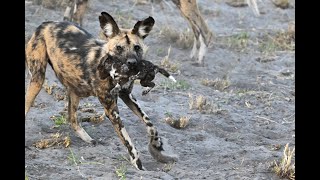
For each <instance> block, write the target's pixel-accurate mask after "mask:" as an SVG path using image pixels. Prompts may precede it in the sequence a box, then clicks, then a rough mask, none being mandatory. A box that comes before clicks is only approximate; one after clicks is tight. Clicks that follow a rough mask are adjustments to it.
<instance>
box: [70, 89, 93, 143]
mask: <svg viewBox="0 0 320 180" xmlns="http://www.w3.org/2000/svg"><path fill="white" fill-rule="evenodd" d="M68 94H69V103H68V114H69V121H70V123H71V127H72V129H73V130H74V131H75V132H76V134H77V135H78V136H79V137H80V138H81V139H82V140H84V141H85V142H88V143H92V144H96V141H95V140H93V139H92V138H91V137H90V136H89V135H88V133H87V132H86V131H85V130H84V129H83V128H82V127H81V124H80V123H79V122H78V119H77V109H78V106H79V99H80V98H79V97H78V96H77V95H76V94H75V93H74V92H72V91H70V90H69V92H68Z"/></svg>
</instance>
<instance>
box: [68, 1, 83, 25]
mask: <svg viewBox="0 0 320 180" xmlns="http://www.w3.org/2000/svg"><path fill="white" fill-rule="evenodd" d="M87 7H88V0H70V1H69V4H68V6H67V7H66V10H65V12H64V15H63V20H64V21H71V22H75V23H77V24H78V25H80V26H82V21H83V16H84V14H85V12H86V10H87Z"/></svg>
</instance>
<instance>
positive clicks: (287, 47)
mask: <svg viewBox="0 0 320 180" xmlns="http://www.w3.org/2000/svg"><path fill="white" fill-rule="evenodd" d="M259 49H260V51H261V52H262V53H263V54H265V55H270V54H272V53H274V52H276V51H294V50H295V23H289V26H288V29H287V30H282V31H279V32H277V33H276V34H275V35H270V34H266V35H264V36H263V37H262V39H261V41H260V44H259Z"/></svg>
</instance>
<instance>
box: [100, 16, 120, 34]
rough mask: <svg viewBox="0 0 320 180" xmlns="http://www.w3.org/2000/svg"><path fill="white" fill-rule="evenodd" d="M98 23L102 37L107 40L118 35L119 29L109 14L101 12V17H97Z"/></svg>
mask: <svg viewBox="0 0 320 180" xmlns="http://www.w3.org/2000/svg"><path fill="white" fill-rule="evenodd" d="M99 22H100V27H101V29H102V30H103V33H104V35H105V36H107V37H108V38H109V37H113V36H115V35H117V34H119V33H120V29H119V27H118V25H117V23H116V21H115V20H114V19H113V17H112V16H111V15H110V14H108V13H106V12H101V15H100V16H99Z"/></svg>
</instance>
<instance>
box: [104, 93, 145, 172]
mask: <svg viewBox="0 0 320 180" xmlns="http://www.w3.org/2000/svg"><path fill="white" fill-rule="evenodd" d="M99 101H100V103H101V104H102V105H103V106H104V111H105V114H106V116H107V117H108V118H109V120H110V121H111V123H112V125H113V128H114V130H115V131H116V133H117V134H118V136H119V138H120V140H121V141H122V143H123V144H124V145H125V146H126V148H127V150H128V152H129V155H130V159H131V163H132V164H133V165H134V166H135V167H136V168H137V169H139V170H144V168H143V167H142V163H141V161H140V159H139V154H138V151H137V150H136V148H135V147H134V144H133V143H132V141H131V139H130V137H129V134H128V132H127V130H126V128H125V127H124V125H123V123H122V120H121V119H120V116H119V109H118V106H117V97H114V96H112V95H107V96H104V97H99Z"/></svg>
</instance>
